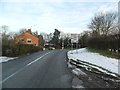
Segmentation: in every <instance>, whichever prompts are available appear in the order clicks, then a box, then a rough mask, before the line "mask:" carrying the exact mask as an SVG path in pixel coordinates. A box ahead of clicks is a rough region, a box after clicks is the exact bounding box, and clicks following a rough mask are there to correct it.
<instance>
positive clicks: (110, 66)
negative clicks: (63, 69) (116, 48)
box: [68, 48, 120, 76]
mask: <svg viewBox="0 0 120 90" xmlns="http://www.w3.org/2000/svg"><path fill="white" fill-rule="evenodd" d="M68 59H69V60H73V61H75V62H79V65H80V64H81V65H80V66H83V67H85V68H90V67H92V68H94V69H95V70H98V71H100V72H103V73H107V74H111V75H113V76H115V74H117V75H120V73H119V71H118V68H119V69H120V66H119V65H120V60H118V59H114V58H108V57H105V56H103V55H100V54H99V53H93V52H89V51H88V50H87V49H86V48H82V49H77V50H71V51H69V52H68ZM75 62H74V63H75Z"/></svg>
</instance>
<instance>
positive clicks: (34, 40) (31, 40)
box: [16, 29, 39, 46]
mask: <svg viewBox="0 0 120 90" xmlns="http://www.w3.org/2000/svg"><path fill="white" fill-rule="evenodd" d="M19 42H20V43H22V44H32V45H35V46H38V43H39V38H38V37H36V36H34V35H33V34H32V32H31V29H28V31H26V32H25V33H23V34H21V35H19V36H17V37H16V43H17V44H18V43H19Z"/></svg>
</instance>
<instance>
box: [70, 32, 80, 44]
mask: <svg viewBox="0 0 120 90" xmlns="http://www.w3.org/2000/svg"><path fill="white" fill-rule="evenodd" d="M78 36H79V34H71V43H78V39H79V38H78Z"/></svg>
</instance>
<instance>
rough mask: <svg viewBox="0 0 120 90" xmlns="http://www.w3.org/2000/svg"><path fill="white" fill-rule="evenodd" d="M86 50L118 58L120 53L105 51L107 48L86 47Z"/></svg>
mask: <svg viewBox="0 0 120 90" xmlns="http://www.w3.org/2000/svg"><path fill="white" fill-rule="evenodd" d="M87 50H88V51H89V52H95V53H99V54H101V55H103V56H107V57H110V58H116V59H120V53H116V52H110V51H107V50H98V49H91V48H87Z"/></svg>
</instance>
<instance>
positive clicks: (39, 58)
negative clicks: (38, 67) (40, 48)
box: [27, 52, 50, 66]
mask: <svg viewBox="0 0 120 90" xmlns="http://www.w3.org/2000/svg"><path fill="white" fill-rule="evenodd" d="M49 53H50V52H48V53H46V54H44V55H42V56H41V57H39V58H37V59H35V60H34V61H32V62H30V63H28V64H27V66H29V65H31V64H32V63H34V62H36V61H38V60H39V59H41V58H43V57H44V56H46V55H48V54H49Z"/></svg>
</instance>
